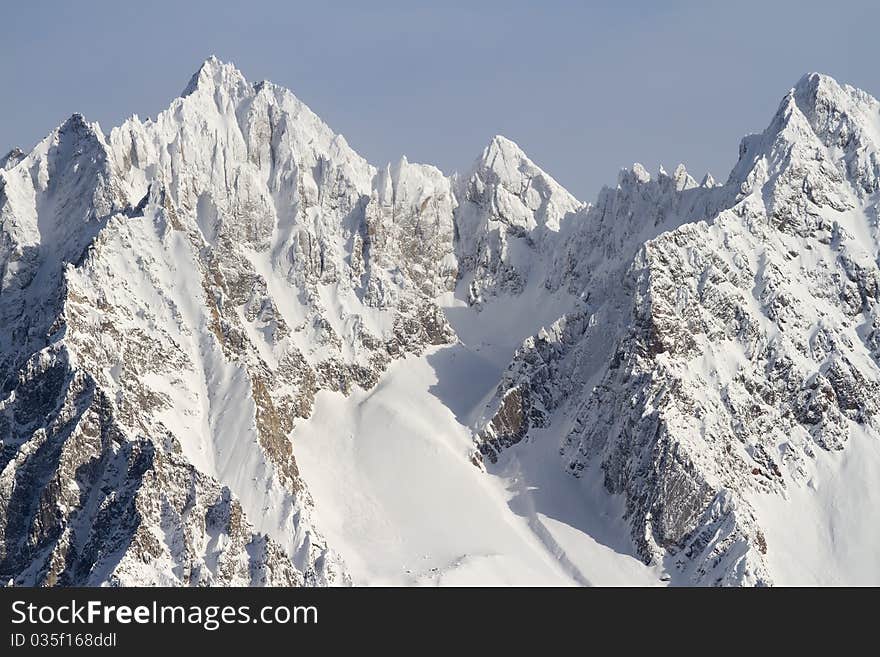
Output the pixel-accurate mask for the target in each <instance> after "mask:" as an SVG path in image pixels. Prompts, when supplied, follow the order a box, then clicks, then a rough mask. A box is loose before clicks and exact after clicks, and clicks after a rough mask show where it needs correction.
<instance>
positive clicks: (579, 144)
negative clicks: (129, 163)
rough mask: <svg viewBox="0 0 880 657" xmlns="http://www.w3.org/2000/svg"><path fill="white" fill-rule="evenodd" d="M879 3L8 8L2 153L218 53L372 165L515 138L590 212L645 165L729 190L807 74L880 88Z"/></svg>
mask: <svg viewBox="0 0 880 657" xmlns="http://www.w3.org/2000/svg"><path fill="white" fill-rule="evenodd" d="M878 7H880V3H877V2H876V1H864V2H861V1H844V0H838V1H835V2H829V1H828V0H823V1H821V2H813V1H812V0H802V1H800V2H788V1H785V2H783V1H779V2H774V1H772V0H763V1H759V2H755V1H752V0H737V1H735V2H734V1H733V0H730V1H729V2H719V3H713V2H711V1H708V0H701V1H695V2H689V1H678V2H675V1H672V2H663V3H660V2H656V3H655V2H629V3H625V2H561V1H559V2H554V1H547V0H545V1H544V2H523V1H520V0H507V1H506V2H476V1H472V2H460V1H458V0H443V1H442V2H433V3H420V2H416V1H415V0H410V1H409V2H383V1H381V0H377V1H376V2H363V1H361V2H354V1H352V2H334V1H326V0H325V1H320V2H319V1H318V0H313V1H312V2H308V3H303V2H283V1H281V0H274V1H270V0H250V1H248V2H241V3H239V2H228V1H222V0H212V1H211V2H191V1H186V2H184V1H183V0H177V1H175V2H166V1H164V0H162V1H152V0H151V1H149V2H142V3H138V4H136V3H134V2H121V1H120V0H115V1H112V2H97V1H95V2H69V1H67V2H60V1H59V2H48V1H34V0H29V1H27V2H24V1H18V2H14V3H13V2H9V3H4V4H3V5H2V7H0V43H2V44H3V59H2V65H0V90H2V91H0V151H2V152H4V153H5V152H6V151H7V150H8V149H9V148H11V147H12V146H15V145H20V146H22V147H24V148H29V147H31V146H32V145H33V144H34V143H36V142H37V141H38V140H39V139H40V138H41V137H42V136H44V135H45V134H46V133H48V132H49V131H50V130H51V129H52V128H53V127H55V126H56V125H58V124H59V123H61V122H62V121H63V120H64V119H65V118H66V117H67V116H69V115H70V114H71V113H73V112H82V113H83V114H85V116H86V117H87V118H88V119H90V120H98V121H100V122H101V125H102V126H103V127H104V129H105V130H107V129H109V128H110V127H111V126H113V125H116V124H118V123H119V122H120V121H121V120H123V119H124V118H125V117H126V116H128V115H130V114H134V113H137V114H139V115H140V116H141V117H146V116H154V115H155V114H156V113H157V112H158V111H159V110H161V109H162V108H164V107H165V106H166V105H167V104H168V102H169V101H170V99H171V98H173V97H174V96H176V95H177V94H178V93H179V92H180V91H181V90H182V89H183V87H184V86H185V85H186V83H187V81H188V80H189V77H190V75H191V74H192V73H193V72H194V71H195V70H196V68H197V67H198V66H199V64H200V63H201V61H202V60H204V59H205V58H206V57H207V56H208V55H210V54H212V53H213V54H216V55H217V56H218V57H220V59H223V60H225V61H233V62H235V64H236V65H238V67H239V68H240V69H241V70H242V71H243V72H244V74H245V75H246V76H247V77H248V79H249V80H251V81H258V80H261V79H270V80H272V81H273V82H277V83H278V84H281V85H284V86H286V87H289V88H291V89H292V90H293V91H294V92H295V93H296V94H297V95H298V96H299V97H300V98H301V99H302V100H303V101H305V102H306V103H307V104H308V105H309V106H311V107H312V109H313V110H315V111H316V112H317V113H318V114H319V115H320V116H321V117H323V118H324V120H325V121H327V122H328V123H329V124H330V126H331V127H332V128H333V129H334V130H336V131H337V132H342V133H343V134H344V135H345V136H346V138H347V139H348V141H349V143H350V144H352V146H354V147H355V148H356V149H357V150H358V151H359V152H361V153H362V154H363V155H364V156H365V157H366V158H367V159H369V160H370V161H372V162H373V163H374V164H382V163H384V162H386V161H389V160H396V159H398V158H399V156H400V155H401V154H404V153H405V154H406V155H407V156H408V157H409V159H410V160H412V161H420V162H430V163H433V164H436V165H438V166H439V167H440V168H441V169H443V170H444V171H446V172H451V171H453V170H463V169H465V168H466V167H467V166H468V165H469V164H470V162H471V161H472V160H473V159H474V158H475V157H476V156H477V155H478V154H479V152H480V151H481V150H482V148H483V146H484V145H485V144H486V143H487V142H488V140H489V139H490V138H491V137H492V135H494V134H496V133H500V134H504V135H506V136H507V137H509V138H511V139H513V140H514V141H516V142H518V143H519V144H520V146H522V147H523V149H525V151H526V152H527V153H529V155H530V156H531V157H532V158H533V159H534V160H535V161H536V162H537V163H538V164H539V165H541V166H542V167H543V168H545V169H546V170H547V171H549V172H550V173H551V174H552V175H553V176H555V177H556V178H557V179H558V180H559V181H560V182H561V183H562V184H564V185H565V186H566V187H568V188H569V189H570V190H571V191H572V192H573V193H575V194H576V195H577V196H579V197H580V198H582V199H583V200H592V199H593V197H594V196H595V193H596V192H597V191H598V189H599V188H600V187H601V186H602V185H603V184H613V183H614V182H615V181H616V176H617V170H618V169H619V168H620V167H623V166H629V165H630V164H631V163H632V162H634V161H639V162H642V163H643V164H644V165H645V166H647V167H648V169H649V170H651V171H656V169H657V166H658V165H660V164H663V165H664V166H666V168H667V169H669V170H671V169H672V168H673V167H674V166H675V165H676V164H677V163H678V162H684V163H685V164H686V165H687V167H688V170H689V171H691V173H692V174H693V175H694V176H695V177H698V178H699V177H700V176H702V174H703V173H705V172H706V170H711V172H712V173H713V174H714V175H715V177H716V178H726V176H727V174H728V172H729V169H730V167H731V166H732V165H733V162H734V160H735V158H736V153H737V147H738V144H739V140H740V138H741V137H742V136H743V135H744V134H746V133H748V132H756V131H760V130H762V129H763V128H764V127H765V126H766V124H767V123H768V122H769V120H770V118H771V116H772V114H773V112H774V110H775V109H776V106H777V104H778V102H779V99H780V98H781V97H782V96H783V95H784V94H785V92H786V91H787V90H788V89H789V88H790V87H791V86H792V85H793V84H794V83H795V82H796V81H797V80H798V78H799V77H800V76H801V75H802V74H803V73H805V72H807V71H814V70H815V71H821V72H824V73H828V74H830V75H833V76H834V77H836V78H837V79H838V80H841V81H844V82H849V83H851V84H854V85H856V86H860V87H862V88H864V89H866V90H867V91H869V92H871V93H873V94H875V95H878V94H880V66H878V65H877V61H878V51H880V48H878V39H877V33H878V32H877V30H878V25H880V8H878Z"/></svg>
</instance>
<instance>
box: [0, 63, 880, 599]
mask: <svg viewBox="0 0 880 657" xmlns="http://www.w3.org/2000/svg"><path fill="white" fill-rule="evenodd" d="M878 151H880V105H878V102H877V101H876V100H874V99H873V98H872V97H870V96H869V95H868V94H866V93H864V92H861V91H858V90H856V89H853V88H851V87H846V86H841V85H838V84H837V83H836V82H835V81H834V80H832V79H830V78H828V77H825V76H821V75H817V74H811V75H808V76H805V77H804V78H803V79H802V80H801V81H800V82H798V84H797V85H796V87H795V88H794V89H792V90H791V92H789V93H788V94H787V95H786V96H785V98H784V99H783V101H782V103H781V105H780V108H779V110H778V112H777V114H776V115H775V117H774V118H773V120H772V122H771V124H770V126H769V127H768V128H767V129H766V130H765V131H764V132H763V133H761V134H758V135H752V136H749V137H747V138H746V139H744V140H743V142H742V145H741V147H740V158H739V161H738V163H737V165H736V166H735V167H734V169H733V171H732V172H731V174H730V177H729V178H728V180H727V182H726V183H724V184H719V183H716V182H715V181H714V179H712V177H711V176H708V175H707V176H705V177H704V178H703V179H702V182H701V183H697V181H696V179H695V178H693V177H692V176H691V175H689V174H688V173H687V171H686V170H685V168H684V167H683V166H681V165H680V166H679V167H677V168H676V169H675V170H674V171H673V173H672V174H671V175H670V174H668V173H666V172H665V171H664V170H662V169H661V170H660V171H659V173H658V174H656V175H653V176H652V175H651V174H649V173H648V172H647V171H646V170H645V169H644V167H642V166H640V165H638V164H637V165H634V166H633V167H632V169H630V170H625V171H623V172H621V174H620V176H619V179H618V184H617V186H616V187H615V188H613V189H605V190H603V191H602V192H601V193H600V195H599V198H598V200H597V201H596V203H595V204H593V205H586V204H583V203H581V202H580V201H578V200H577V199H575V198H574V197H573V196H572V195H571V194H569V193H568V192H567V191H565V189H563V188H562V187H561V186H560V185H559V184H558V183H557V182H555V181H554V180H553V179H552V178H551V177H550V176H549V175H548V174H546V173H544V172H543V171H541V169H540V168H539V167H537V166H536V165H535V164H534V163H533V162H532V161H531V160H529V158H528V157H527V156H526V155H525V154H524V153H523V152H522V151H521V150H520V149H519V147H517V146H516V145H515V144H514V143H513V142H511V141H509V140H507V139H505V138H503V137H495V138H494V139H493V140H492V141H491V143H490V144H489V146H488V147H487V148H486V149H485V150H484V152H483V153H482V155H481V156H480V157H479V158H478V159H477V161H476V162H475V164H474V166H473V167H472V169H471V170H470V171H469V172H467V173H466V174H465V175H454V176H451V177H448V176H446V175H444V174H443V173H442V172H441V171H439V170H438V169H436V168H434V167H432V166H428V165H421V164H412V163H409V162H408V161H407V160H406V158H402V159H401V160H400V161H399V162H398V163H397V164H396V165H389V166H386V167H384V168H380V169H377V168H375V167H373V166H372V165H371V164H369V163H368V162H366V161H365V160H364V159H363V158H361V157H360V156H359V155H358V154H357V153H355V152H354V151H353V150H352V149H351V148H350V147H349V146H348V144H347V143H346V141H345V139H344V138H343V137H342V136H341V135H337V134H335V133H333V132H332V130H330V128H329V127H327V126H326V125H325V124H324V123H323V122H322V121H321V120H320V119H319V118H318V117H317V116H316V115H315V114H314V113H312V112H311V110H309V109H308V108H307V107H306V106H305V105H304V104H303V103H301V102H300V101H299V100H298V99H297V98H296V97H295V96H294V95H293V94H292V93H290V92H289V91H287V90H285V89H282V88H280V87H277V86H275V85H273V84H271V83H268V82H261V83H258V84H251V83H249V82H248V81H247V80H246V79H245V78H244V76H243V75H242V73H241V72H240V71H238V70H237V69H236V68H235V67H234V66H232V65H230V64H224V63H222V62H220V61H219V60H217V59H215V58H211V59H209V60H207V61H206V62H205V63H204V64H203V65H202V67H201V68H200V69H199V71H198V72H197V73H196V74H195V75H194V76H193V78H192V80H191V81H190V83H189V84H188V85H187V87H186V89H185V90H184V92H183V94H182V95H181V97H179V98H177V99H175V100H174V101H172V103H171V105H170V107H169V108H168V109H167V110H165V111H163V112H161V113H160V114H159V115H158V116H157V117H156V118H155V120H148V121H141V120H140V119H138V118H137V117H132V118H131V119H129V120H128V121H126V122H125V123H123V125H121V126H120V127H118V128H114V129H113V130H111V131H110V132H109V133H107V134H105V133H104V132H103V131H102V129H101V127H100V126H98V125H97V124H90V123H88V122H87V121H86V120H85V119H84V118H83V117H81V116H79V115H74V116H73V117H71V118H70V119H69V120H68V121H66V122H65V123H64V124H62V125H61V126H60V127H59V128H58V129H56V130H54V131H53V132H52V133H50V135H49V136H48V137H47V138H46V139H44V140H43V141H42V142H40V144H38V145H37V146H36V147H35V148H34V149H33V150H32V151H31V152H29V153H24V152H22V151H20V150H14V151H12V152H10V153H9V154H8V155H6V156H5V157H3V158H2V160H0V222H2V223H0V323H2V326H3V330H2V331H0V536H3V539H2V540H0V578H5V579H4V581H6V580H8V579H10V578H11V579H13V580H14V581H15V582H16V583H18V584H88V585H97V584H119V585H127V584H187V585H188V584H193V585H242V584H245V585H262V584H267V585H274V584H345V583H347V582H349V581H350V580H349V575H348V572H347V569H346V566H345V564H344V563H343V559H342V558H341V557H340V555H339V554H338V553H337V552H336V550H335V548H334V546H333V545H331V544H328V542H327V540H326V539H325V538H324V535H323V534H322V532H321V527H320V526H316V522H315V519H314V516H315V507H316V506H318V507H320V505H321V504H322V500H320V499H313V497H312V494H311V493H310V490H309V487H308V486H307V485H306V482H305V481H304V478H303V476H302V474H301V473H300V471H299V466H298V464H297V461H296V452H297V450H296V444H295V443H293V442H292V441H291V436H294V435H296V432H295V429H296V428H297V427H301V426H303V425H304V423H308V422H309V421H310V420H309V418H310V417H311V416H312V413H313V408H314V405H315V403H316V396H317V395H318V394H319V392H320V391H327V392H325V393H323V394H325V395H326V394H330V393H335V394H338V395H350V394H352V393H353V392H354V393H356V394H354V395H353V396H352V399H357V400H360V401H358V402H357V403H358V404H366V405H368V404H370V403H371V402H370V396H369V394H366V393H364V395H363V396H362V395H361V393H362V392H363V391H367V390H371V389H373V388H374V386H376V384H377V383H378V382H379V381H380V379H381V378H382V376H383V373H384V372H385V371H386V369H387V368H388V367H389V365H390V364H391V363H392V361H393V360H394V359H398V358H403V357H406V356H419V355H421V354H423V353H424V352H426V350H428V349H429V348H430V349H433V351H431V352H430V353H431V354H436V353H437V350H436V349H435V348H437V347H441V346H444V345H451V344H454V343H455V342H456V340H457V339H459V338H461V339H462V341H463V342H465V341H467V340H471V339H472V338H473V337H474V335H475V334H479V336H478V337H480V339H481V340H482V342H479V340H478V341H477V342H479V343H480V344H486V345H490V346H492V345H491V344H490V343H500V344H501V347H499V346H498V345H497V344H496V345H494V346H495V347H496V348H495V350H494V351H493V352H492V354H491V358H489V357H487V358H488V360H489V361H491V360H492V359H493V358H496V357H499V354H500V357H501V358H503V359H504V360H503V361H502V363H504V362H507V359H508V357H511V356H512V359H511V361H510V364H509V365H508V366H507V368H506V369H505V370H504V372H503V373H502V374H501V375H500V381H499V383H498V386H497V389H496V390H495V392H494V394H493V393H492V392H491V389H490V388H489V387H488V386H487V389H489V390H490V392H489V394H488V396H487V397H488V398H487V399H473V400H470V403H471V405H472V406H476V407H479V406H481V405H483V404H485V405H484V407H483V408H482V416H481V417H480V418H479V419H478V421H477V422H476V424H475V426H474V427H472V429H473V438H474V442H475V447H476V450H477V452H478V455H481V456H476V457H474V461H475V463H476V464H477V465H482V463H481V460H482V459H485V460H486V461H488V462H490V463H491V462H494V461H496V460H500V458H501V457H502V456H503V455H505V454H506V453H510V452H517V451H519V453H525V450H530V449H534V448H535V446H536V443H537V442H539V441H541V442H547V441H552V445H553V447H552V449H553V450H554V451H558V453H559V459H558V471H559V473H558V476H559V478H564V477H587V476H589V477H593V476H596V473H597V472H598V473H599V476H600V478H601V484H602V488H604V491H605V492H604V493H601V494H602V495H610V496H613V497H616V498H617V499H620V500H622V504H623V509H624V517H623V518H622V519H621V518H617V519H614V521H615V522H622V523H625V525H626V531H627V533H628V535H629V537H630V540H631V543H632V551H633V553H634V554H635V555H637V556H638V558H639V559H641V560H642V561H643V562H645V563H650V564H653V565H654V566H656V567H657V568H661V569H664V570H666V571H667V573H669V574H670V577H672V580H673V581H675V582H685V583H698V584H722V585H761V584H770V583H772V582H773V581H774V579H775V572H774V569H773V567H772V561H773V560H772V558H771V557H772V556H773V554H774V550H775V549H776V546H775V544H774V542H773V541H772V540H770V539H768V535H770V534H771V533H772V530H773V529H774V528H773V527H771V526H768V524H767V523H768V522H772V519H771V518H770V517H769V516H767V515H766V512H765V511H764V510H763V509H764V508H765V507H766V504H765V503H764V502H762V501H761V500H766V499H768V496H769V498H771V499H780V500H781V499H783V498H785V497H789V496H792V495H794V494H795V493H794V491H796V490H800V489H801V488H804V487H812V486H814V477H813V474H812V473H813V472H814V471H815V470H816V466H815V463H816V462H817V461H818V460H819V458H820V455H821V454H822V453H826V452H833V453H839V452H844V451H846V450H848V449H849V443H850V442H851V441H852V437H853V436H854V435H857V434H858V435H860V436H861V435H866V436H868V437H869V438H870V439H872V440H875V441H876V440H878V439H880V437H878V431H880V427H878V425H877V422H878V412H880V408H878V401H877V400H878V399H880V369H878V367H880V365H878V363H880V361H878V359H880V310H878V301H880V270H878V251H880V241H878V219H880V215H878V207H880V206H878V200H877V194H878V193H880V160H878V157H880V156H878ZM450 300H452V301H450ZM444 304H452V305H451V306H447V307H446V308H445V310H446V311H447V312H444ZM456 304H457V305H456ZM499 309H503V312H502V311H500V310H499ZM454 317H457V319H454ZM462 317H466V318H467V321H464V320H462ZM497 317H503V318H505V321H504V325H491V321H492V318H497ZM453 320H454V321H453ZM456 322H457V323H456ZM542 324H543V328H540V330H538V331H534V335H531V336H530V335H529V334H530V333H532V332H533V329H534V328H536V327H539V326H541V325H542ZM453 325H455V326H456V327H457V329H460V331H461V332H465V331H466V330H467V331H470V332H469V333H468V335H467V340H465V338H464V337H463V335H458V336H457V335H456V331H455V330H453ZM468 327H470V328H468ZM474 327H477V328H476V329H475V328H474ZM526 327H528V328H526ZM501 333H503V334H504V339H498V340H496V339H494V337H493V335H494V334H501ZM511 336H513V337H511ZM521 339H524V340H523V342H522V344H521V346H520V347H519V349H518V350H516V353H515V354H511V353H510V352H505V350H504V345H505V344H507V343H508V342H511V343H512V342H518V341H519V340H521ZM458 346H461V345H458ZM511 351H512V349H511ZM472 353H475V352H472ZM408 362H409V361H408V360H403V361H400V362H399V363H398V364H397V365H398V366H399V368H403V367H406V366H407V364H408ZM420 366H422V369H421V370H419V371H420V372H421V373H420V375H419V377H418V380H420V381H421V380H422V379H425V378H426V374H425V372H424V371H422V370H425V369H427V368H428V366H427V365H426V364H425V361H424V360H422V361H420ZM502 367H503V364H502ZM495 371H497V370H495ZM439 376H440V373H439V370H438V377H439ZM495 380H496V379H494V378H493V379H492V381H493V382H494V381H495ZM461 383H462V384H469V383H470V382H461ZM461 387H462V388H463V389H467V390H470V389H471V388H470V387H469V386H468V385H462V386H461ZM357 388H360V389H361V390H356V389H357ZM380 388H381V386H380ZM438 388H442V385H441V383H440V382H438ZM478 388H479V386H474V388H473V389H474V390H477V389H478ZM398 389H399V386H398V387H394V386H391V388H390V390H398ZM384 394H385V396H386V398H387V395H388V394H391V393H390V392H389V391H388V390H386V391H384ZM437 394H438V395H440V394H441V393H440V392H438V393H437ZM474 394H478V393H474ZM479 394H482V393H479ZM379 397H381V395H379ZM341 398H342V397H341V396H340V399H341ZM416 398H417V397H415V396H414V397H413V399H416ZM383 403H386V404H387V403H388V402H387V399H386V401H385V402H383ZM400 405H405V404H400ZM460 406H461V407H460V408H459V407H456V408H455V409H450V410H453V411H454V413H455V414H456V417H457V421H460V422H461V424H462V425H463V424H464V423H465V421H466V420H465V419H463V418H464V416H465V415H467V413H466V412H465V411H464V410H463V408H464V405H460ZM396 407H397V405H395V408H396ZM410 410H411V412H413V413H418V412H419V409H418V408H415V409H410ZM432 412H436V408H435V409H434V411H432ZM446 415H450V416H451V414H450V413H446ZM459 415H460V416H461V417H458V416H459ZM477 415H479V413H477ZM358 417H359V416H358ZM433 417H439V416H437V415H435V416H433ZM444 417H445V416H444ZM475 417H476V416H475ZM447 419H448V418H447ZM352 421H353V420H352ZM408 426H409V425H408ZM412 426H424V424H418V423H416V424H413V425H412ZM465 436H467V434H465ZM465 442H467V439H466V438H465ZM470 456H471V455H469V454H465V453H462V454H460V455H457V456H456V457H455V458H459V457H460V458H462V459H467V458H469V457H470ZM450 458H452V457H450ZM401 467H406V464H405V463H403V464H402V465H401ZM421 467H424V464H422V466H421ZM492 468H493V466H491V465H490V466H489V470H490V471H492ZM472 470H473V472H472V474H473V476H474V477H484V476H486V475H485V473H484V472H482V470H480V469H478V468H472ZM467 472H470V469H469V470H467ZM457 473H458V474H457V475H456V476H458V477H460V476H461V474H462V473H461V471H458V470H457ZM499 476H502V475H501V474H499ZM572 481H574V479H572ZM340 485H344V482H340ZM527 485H528V482H524V483H523V482H517V483H516V486H517V488H518V489H523V488H524V487H525V486H527ZM565 490H571V489H570V488H566V489H565ZM584 490H587V489H584ZM406 493H407V491H401V494H402V495H405V494H406ZM583 494H586V493H583ZM592 494H600V493H592ZM586 502H587V500H584V503H585V504H586ZM481 508H483V507H481ZM485 508H490V507H485ZM474 517H476V516H474ZM501 524H504V523H501ZM532 525H533V526H532V529H533V531H535V532H536V533H538V534H540V537H539V538H540V540H541V541H543V542H544V543H546V544H547V545H548V546H549V547H550V552H552V554H553V555H554V556H553V558H556V557H557V556H558V555H559V554H560V553H561V550H562V548H560V547H559V545H558V544H556V543H552V542H550V543H548V540H549V539H548V538H547V536H548V535H549V534H548V532H549V530H547V529H546V527H544V525H540V522H539V521H537V520H535V519H534V518H532ZM539 526H540V527H544V529H541V530H540V531H539V530H538V529H535V527H539ZM542 532H543V533H542ZM531 549H532V548H531V547H530V548H528V550H531ZM466 556H467V555H466ZM460 561H461V562H462V563H464V562H467V563H471V561H469V560H468V559H462V560H460ZM477 561H479V560H477ZM560 561H563V559H562V558H561V557H560ZM542 567H543V566H542ZM560 567H561V566H560ZM565 568H568V569H569V570H576V569H574V567H573V566H572V565H571V560H570V559H569V558H568V557H565ZM579 577H580V576H578V577H575V580H576V581H584V580H585V578H583V577H580V578H579Z"/></svg>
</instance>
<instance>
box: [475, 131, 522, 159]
mask: <svg viewBox="0 0 880 657" xmlns="http://www.w3.org/2000/svg"><path fill="white" fill-rule="evenodd" d="M498 155H501V156H502V157H504V158H508V157H514V158H519V159H528V157H527V156H526V154H525V151H523V149H521V148H520V147H519V144H517V143H516V142H515V141H513V140H512V139H508V138H507V137H505V136H504V135H495V136H494V137H492V140H491V141H490V142H489V145H488V146H486V148H485V150H484V151H483V159H484V160H487V161H488V160H489V159H493V158H495V157H497V156H498Z"/></svg>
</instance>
